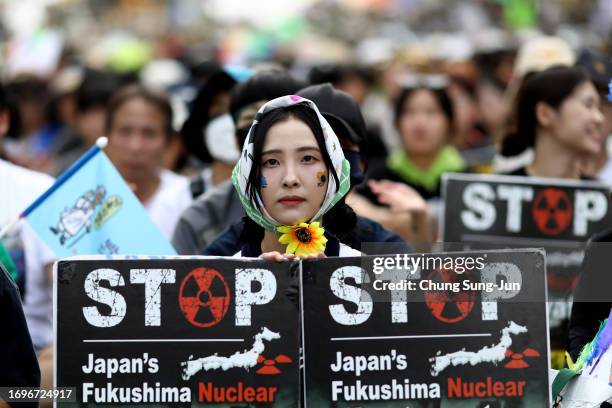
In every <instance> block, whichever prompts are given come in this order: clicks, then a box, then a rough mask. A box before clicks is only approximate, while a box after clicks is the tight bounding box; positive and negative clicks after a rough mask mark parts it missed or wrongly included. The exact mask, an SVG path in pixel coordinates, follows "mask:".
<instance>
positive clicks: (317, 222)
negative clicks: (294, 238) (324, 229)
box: [310, 221, 320, 229]
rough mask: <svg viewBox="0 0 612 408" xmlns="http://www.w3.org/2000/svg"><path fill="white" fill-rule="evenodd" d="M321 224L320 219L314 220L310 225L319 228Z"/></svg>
mask: <svg viewBox="0 0 612 408" xmlns="http://www.w3.org/2000/svg"><path fill="white" fill-rule="evenodd" d="M319 225H320V224H319V221H314V222H311V223H310V226H311V227H312V228H315V229H317V228H319Z"/></svg>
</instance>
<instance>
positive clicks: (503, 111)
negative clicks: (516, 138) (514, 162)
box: [476, 71, 508, 143]
mask: <svg viewBox="0 0 612 408" xmlns="http://www.w3.org/2000/svg"><path fill="white" fill-rule="evenodd" d="M505 91H506V84H505V83H504V82H503V81H502V80H501V79H499V78H498V77H496V76H495V75H493V74H492V73H490V72H487V71H484V72H482V74H481V77H480V80H479V81H478V85H477V89H476V100H477V103H478V110H479V112H480V119H481V123H482V126H483V128H484V131H485V133H486V134H487V135H488V136H489V137H490V138H491V139H492V142H493V143H499V141H500V140H501V139H502V138H503V132H504V124H505V122H506V118H507V115H508V106H507V104H506V100H505V99H504V93H505Z"/></svg>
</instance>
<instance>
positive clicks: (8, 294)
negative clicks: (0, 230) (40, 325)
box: [0, 263, 40, 407]
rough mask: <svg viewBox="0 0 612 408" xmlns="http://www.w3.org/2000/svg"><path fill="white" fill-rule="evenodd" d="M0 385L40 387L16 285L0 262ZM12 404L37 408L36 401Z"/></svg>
mask: <svg viewBox="0 0 612 408" xmlns="http://www.w3.org/2000/svg"><path fill="white" fill-rule="evenodd" d="M0 324H1V325H2V335H1V336H0V366H1V369H0V386H2V387H12V388H17V387H39V386H40V369H39V368H38V360H37V359H36V354H35V353H34V347H33V346H32V340H31V338H30V332H29V331H28V325H27V324H26V320H25V317H24V315H23V310H22V308H21V298H20V296H19V290H18V289H17V285H15V283H14V282H13V280H12V279H11V277H10V275H9V274H8V272H7V271H6V269H4V266H2V264H1V263H0ZM10 405H11V406H12V407H37V406H38V403H34V402H30V403H27V402H23V403H11V404H10Z"/></svg>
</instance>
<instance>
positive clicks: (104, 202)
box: [0, 138, 176, 257]
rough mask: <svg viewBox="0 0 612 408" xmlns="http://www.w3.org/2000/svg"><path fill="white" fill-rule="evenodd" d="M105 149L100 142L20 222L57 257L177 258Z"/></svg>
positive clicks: (102, 142) (23, 214) (27, 210)
mask: <svg viewBox="0 0 612 408" xmlns="http://www.w3.org/2000/svg"><path fill="white" fill-rule="evenodd" d="M105 145H106V140H105V138H100V139H99V142H98V143H97V144H96V145H95V146H94V147H92V148H91V149H90V150H89V151H88V152H87V153H85V154H84V155H83V156H82V157H81V158H80V159H79V160H78V161H77V162H76V163H74V164H73V165H72V166H71V167H70V168H69V169H68V170H66V172H65V173H64V174H62V175H61V176H60V177H59V178H58V179H57V180H56V182H55V184H53V185H52V186H51V187H50V188H49V189H48V190H47V191H46V192H45V193H43V194H42V195H41V196H40V197H39V198H38V199H36V200H35V201H34V202H33V203H32V204H31V205H30V206H29V207H28V208H26V209H25V210H24V211H23V213H22V214H20V216H19V218H25V219H26V220H27V221H28V223H29V224H30V225H31V226H32V228H33V229H34V230H35V231H36V233H37V234H38V235H39V236H40V237H41V239H43V240H44V241H45V242H46V243H47V245H49V247H50V248H51V249H52V250H53V252H55V254H56V255H57V256H58V257H65V256H70V255H83V254H102V255H114V254H133V255H135V254H147V255H176V251H175V250H174V248H173V247H172V245H170V243H169V242H168V240H167V239H166V238H165V237H164V236H163V234H162V232H161V231H160V230H159V228H158V227H157V225H155V224H154V223H153V221H152V220H151V218H150V217H149V215H148V214H147V212H146V210H145V209H144V207H143V206H142V204H141V203H140V201H139V200H138V198H136V196H135V195H134V193H133V192H132V191H131V190H130V188H129V186H128V185H127V184H126V182H125V181H124V180H123V178H122V177H121V175H120V174H119V172H118V171H117V169H116V168H115V167H114V166H113V164H112V162H111V161H110V159H109V158H108V157H107V156H106V154H104V151H103V148H104V146H105ZM16 221H18V220H15V221H14V222H13V224H11V225H7V226H6V227H4V228H3V230H2V232H4V231H7V230H8V229H10V228H11V226H12V225H14V223H15V222H16ZM2 232H0V236H1V235H2Z"/></svg>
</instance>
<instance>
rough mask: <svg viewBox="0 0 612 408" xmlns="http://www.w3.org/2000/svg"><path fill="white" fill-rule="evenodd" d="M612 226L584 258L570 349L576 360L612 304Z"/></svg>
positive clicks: (594, 240) (598, 236)
mask: <svg viewBox="0 0 612 408" xmlns="http://www.w3.org/2000/svg"><path fill="white" fill-rule="evenodd" d="M610 242H612V228H611V229H608V230H606V231H603V232H601V233H598V234H596V235H594V236H593V237H592V238H591V240H590V241H589V243H588V244H587V248H586V251H585V254H584V260H583V261H582V270H581V272H580V277H579V280H578V284H577V286H576V290H575V292H574V303H573V305H572V315H571V318H570V323H569V333H568V345H567V349H568V351H569V353H570V355H571V356H572V359H573V360H574V361H576V359H577V358H578V355H579V354H580V351H581V350H582V348H583V347H584V345H585V344H586V343H588V342H590V341H591V340H593V338H594V337H595V335H596V334H597V330H598V329H599V325H600V323H601V321H602V320H604V319H605V318H606V317H608V315H609V313H610V308H611V307H612V244H611V243H610Z"/></svg>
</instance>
